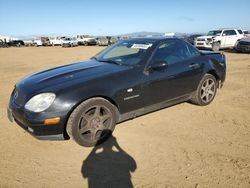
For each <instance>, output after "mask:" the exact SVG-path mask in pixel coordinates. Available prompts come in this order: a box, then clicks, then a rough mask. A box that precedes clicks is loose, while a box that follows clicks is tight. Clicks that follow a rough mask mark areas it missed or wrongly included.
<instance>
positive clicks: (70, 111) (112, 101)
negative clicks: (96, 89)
mask: <svg viewBox="0 0 250 188" xmlns="http://www.w3.org/2000/svg"><path fill="white" fill-rule="evenodd" d="M93 98H103V99H105V100H107V101H109V102H110V103H111V104H113V105H114V106H115V107H116V116H117V117H116V118H117V119H118V117H119V115H120V111H119V105H118V104H117V102H115V100H113V99H112V98H111V97H108V96H105V95H96V96H91V97H87V98H84V99H82V100H80V101H78V102H77V103H76V104H75V105H74V106H73V107H72V108H71V109H70V110H69V112H68V113H67V116H66V121H65V125H64V129H63V135H64V138H65V139H70V136H69V135H68V133H67V123H68V119H69V117H70V115H71V114H72V112H73V111H74V110H75V109H76V108H77V106H79V105H80V104H81V103H82V102H84V101H86V100H89V99H93Z"/></svg>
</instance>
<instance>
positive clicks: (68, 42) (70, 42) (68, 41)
mask: <svg viewBox="0 0 250 188" xmlns="http://www.w3.org/2000/svg"><path fill="white" fill-rule="evenodd" d="M74 46H78V41H77V40H76V38H74V37H73V38H70V37H66V38H64V39H62V47H74Z"/></svg>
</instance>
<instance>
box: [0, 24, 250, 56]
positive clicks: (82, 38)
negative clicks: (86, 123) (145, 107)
mask: <svg viewBox="0 0 250 188" xmlns="http://www.w3.org/2000/svg"><path fill="white" fill-rule="evenodd" d="M180 38H183V39H184V40H185V41H187V42H189V43H190V44H192V45H194V46H195V47H196V48H198V49H205V50H213V51H219V50H225V49H233V50H236V51H237V52H245V53H250V34H249V31H247V30H242V29H239V28H231V29H217V30H211V31H209V32H208V33H207V34H206V35H204V36H202V35H199V34H192V35H189V36H185V37H180ZM120 39H121V38H120V37H111V36H106V37H97V38H95V37H91V36H89V35H77V36H76V37H66V36H61V37H41V38H39V39H36V40H25V41H22V40H13V41H9V42H7V43H6V42H3V41H2V40H1V39H0V47H9V46H17V47H20V46H24V45H25V46H62V47H75V46H78V45H85V46H88V45H99V46H109V45H111V44H114V43H116V42H117V41H119V40H120Z"/></svg>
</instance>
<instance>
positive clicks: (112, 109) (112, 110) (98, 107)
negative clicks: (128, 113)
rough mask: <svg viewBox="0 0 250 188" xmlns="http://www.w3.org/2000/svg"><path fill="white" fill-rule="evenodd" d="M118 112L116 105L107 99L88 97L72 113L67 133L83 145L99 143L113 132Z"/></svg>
mask: <svg viewBox="0 0 250 188" xmlns="http://www.w3.org/2000/svg"><path fill="white" fill-rule="evenodd" d="M117 112H118V110H117V108H116V106H114V105H113V104H112V103H110V102H109V101H107V100H106V99H103V98H100V97H98V98H92V99H88V100H86V101H84V102H82V103H81V104H79V105H78V106H77V107H76V108H75V110H74V111H73V112H72V113H71V115H70V117H69V119H68V122H67V127H66V130H67V133H68V135H69V136H70V138H73V139H74V140H75V141H76V142H77V143H78V144H79V145H81V146H85V147H91V146H95V145H98V144H100V143H102V142H104V141H105V140H106V139H107V138H108V137H109V136H110V135H111V134H112V132H113V130H114V128H115V124H116V122H117V117H118V116H117Z"/></svg>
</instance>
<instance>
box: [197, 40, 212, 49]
mask: <svg viewBox="0 0 250 188" xmlns="http://www.w3.org/2000/svg"><path fill="white" fill-rule="evenodd" d="M195 47H196V48H198V49H212V45H211V43H210V42H206V41H196V42H195Z"/></svg>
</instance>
